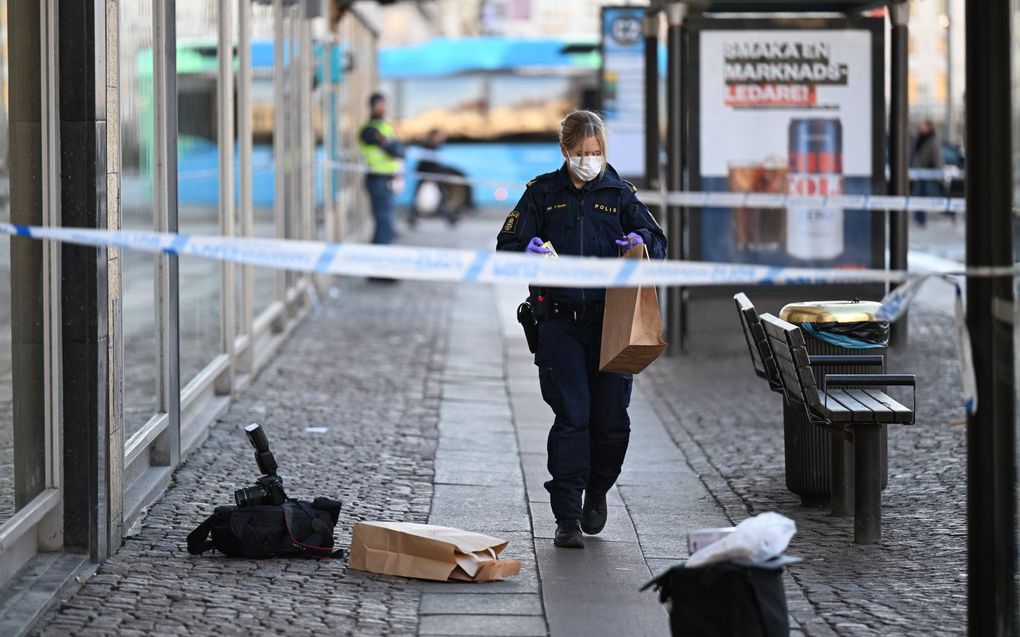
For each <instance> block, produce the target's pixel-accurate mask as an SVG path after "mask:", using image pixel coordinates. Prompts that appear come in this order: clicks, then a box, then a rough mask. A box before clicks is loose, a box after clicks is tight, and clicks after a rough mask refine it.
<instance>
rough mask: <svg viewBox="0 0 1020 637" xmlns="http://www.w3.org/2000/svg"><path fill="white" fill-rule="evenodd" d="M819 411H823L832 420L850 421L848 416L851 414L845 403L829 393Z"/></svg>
mask: <svg viewBox="0 0 1020 637" xmlns="http://www.w3.org/2000/svg"><path fill="white" fill-rule="evenodd" d="M824 398H825V397H824V396H823V399H824ZM819 411H824V413H825V416H826V417H827V418H828V419H829V420H831V421H832V422H850V418H851V416H852V414H853V412H851V411H850V410H849V409H847V408H846V406H845V405H843V404H842V403H840V402H839V401H838V400H836V399H835V398H833V397H832V395H831V394H830V395H829V397H828V400H825V401H824V403H823V405H822V407H821V408H820V409H819Z"/></svg>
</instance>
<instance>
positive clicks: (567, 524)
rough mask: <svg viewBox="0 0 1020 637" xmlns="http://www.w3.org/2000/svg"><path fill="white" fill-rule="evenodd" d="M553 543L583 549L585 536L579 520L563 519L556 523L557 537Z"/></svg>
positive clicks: (563, 546) (562, 546)
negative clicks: (578, 522) (582, 533)
mask: <svg viewBox="0 0 1020 637" xmlns="http://www.w3.org/2000/svg"><path fill="white" fill-rule="evenodd" d="M553 544H554V545H556V546H559V547H561V548H568V549H583V548H584V536H583V535H581V527H580V526H578V524H577V520H561V521H559V522H557V523H556V537H555V538H554V539H553Z"/></svg>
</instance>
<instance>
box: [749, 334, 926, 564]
mask: <svg viewBox="0 0 1020 637" xmlns="http://www.w3.org/2000/svg"><path fill="white" fill-rule="evenodd" d="M760 320H761V324H762V327H763V328H764V331H765V335H766V336H767V338H768V344H769V346H770V348H771V353H772V358H773V361H774V362H775V365H776V369H777V370H778V372H779V377H780V380H781V382H782V385H783V395H784V396H785V398H786V400H787V401H788V402H789V403H790V404H791V405H797V406H799V407H801V408H803V409H804V413H805V415H806V416H807V419H808V421H810V422H811V423H813V424H815V425H818V426H820V427H824V428H826V429H828V430H829V431H831V432H832V433H833V434H834V435H835V436H839V437H842V438H844V439H847V440H850V441H852V443H853V449H854V460H853V462H854V471H853V473H854V478H853V487H854V488H853V491H854V493H853V510H854V543H855V544H874V543H876V542H880V541H881V539H882V502H881V500H882V477H881V462H882V457H881V444H880V440H881V439H880V435H881V428H882V425H884V424H905V425H912V424H914V408H913V406H911V407H909V408H908V407H906V406H904V405H902V404H900V403H899V402H898V401H896V400H895V399H893V398H892V397H891V396H889V395H888V394H886V393H885V392H884V391H882V390H879V389H874V387H887V386H906V387H911V388H912V389H913V403H912V405H913V404H915V403H916V386H917V379H916V377H915V376H914V375H913V374H885V373H883V374H823V375H822V383H821V385H819V384H818V383H817V382H816V379H815V373H814V370H813V369H812V367H811V361H812V359H811V357H809V356H808V353H807V349H806V347H805V343H804V335H803V333H802V332H801V330H800V328H799V327H797V326H796V325H793V324H791V323H788V322H786V321H784V320H782V319H780V318H778V317H775V316H772V315H771V314H762V315H761V316H760Z"/></svg>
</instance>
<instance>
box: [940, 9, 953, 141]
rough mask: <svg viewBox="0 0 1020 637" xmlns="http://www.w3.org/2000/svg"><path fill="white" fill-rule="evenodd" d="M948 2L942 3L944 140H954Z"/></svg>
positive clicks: (950, 30) (950, 14) (951, 31)
mask: <svg viewBox="0 0 1020 637" xmlns="http://www.w3.org/2000/svg"><path fill="white" fill-rule="evenodd" d="M950 4H951V3H950V2H949V0H943V1H942V15H944V16H946V139H947V140H949V141H952V140H954V139H956V126H955V125H954V124H953V11H952V7H951V6H950Z"/></svg>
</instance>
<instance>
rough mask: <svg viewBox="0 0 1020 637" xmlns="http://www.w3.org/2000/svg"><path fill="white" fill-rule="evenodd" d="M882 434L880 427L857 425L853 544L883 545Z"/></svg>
mask: <svg viewBox="0 0 1020 637" xmlns="http://www.w3.org/2000/svg"><path fill="white" fill-rule="evenodd" d="M881 432H882V426H881V425H877V424H865V423H862V424H857V425H854V492H855V493H854V495H855V496H856V497H855V498H854V544H877V543H879V542H881V541H882V465H881V464H880V463H881V461H882V447H881Z"/></svg>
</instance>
